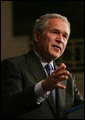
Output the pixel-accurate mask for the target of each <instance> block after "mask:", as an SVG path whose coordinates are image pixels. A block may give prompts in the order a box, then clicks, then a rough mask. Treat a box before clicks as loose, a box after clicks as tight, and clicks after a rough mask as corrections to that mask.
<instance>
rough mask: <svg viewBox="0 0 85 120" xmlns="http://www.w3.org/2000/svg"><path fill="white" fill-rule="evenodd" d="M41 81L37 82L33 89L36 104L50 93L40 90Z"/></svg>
mask: <svg viewBox="0 0 85 120" xmlns="http://www.w3.org/2000/svg"><path fill="white" fill-rule="evenodd" d="M42 81H43V80H42ZM42 81H40V82H38V83H37V84H36V85H35V88H34V92H35V94H36V102H37V104H40V103H42V102H43V101H44V100H45V99H46V98H47V97H48V95H49V94H50V91H47V92H45V91H44V90H43V89H42V86H41V83H42Z"/></svg>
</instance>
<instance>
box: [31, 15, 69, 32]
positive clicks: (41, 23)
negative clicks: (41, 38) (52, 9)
mask: <svg viewBox="0 0 85 120" xmlns="http://www.w3.org/2000/svg"><path fill="white" fill-rule="evenodd" d="M51 18H57V19H61V20H63V21H65V22H67V24H68V27H69V33H70V22H69V21H68V19H67V18H66V17H65V16H62V15H60V14H56V13H51V14H45V15H42V16H41V17H40V18H38V19H36V21H35V25H34V28H33V32H34V31H35V30H38V31H39V33H40V34H41V33H42V32H43V30H44V28H45V27H46V23H47V22H48V19H51Z"/></svg>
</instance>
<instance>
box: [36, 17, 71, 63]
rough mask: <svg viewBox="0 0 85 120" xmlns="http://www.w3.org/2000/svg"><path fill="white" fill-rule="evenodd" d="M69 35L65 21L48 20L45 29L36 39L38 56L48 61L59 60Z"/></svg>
mask: <svg viewBox="0 0 85 120" xmlns="http://www.w3.org/2000/svg"><path fill="white" fill-rule="evenodd" d="M69 34H70V33H69V27H68V24H67V23H66V22H65V21H63V20H61V19H56V18H52V19H49V20H48V23H47V24H46V28H45V29H44V30H43V32H42V34H41V35H40V36H39V37H38V39H37V44H38V46H37V47H38V49H39V53H40V55H41V56H42V57H43V58H44V59H45V58H47V59H48V61H50V60H53V59H56V58H59V57H60V56H61V55H62V54H63V52H64V50H65V48H66V45H67V41H68V37H69Z"/></svg>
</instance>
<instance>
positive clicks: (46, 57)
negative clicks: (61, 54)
mask: <svg viewBox="0 0 85 120" xmlns="http://www.w3.org/2000/svg"><path fill="white" fill-rule="evenodd" d="M34 50H35V51H36V52H37V53H38V55H39V56H40V57H41V59H42V60H43V61H45V62H47V63H50V62H52V61H53V59H52V58H51V57H49V56H48V55H46V54H43V52H41V51H39V50H38V49H36V48H34Z"/></svg>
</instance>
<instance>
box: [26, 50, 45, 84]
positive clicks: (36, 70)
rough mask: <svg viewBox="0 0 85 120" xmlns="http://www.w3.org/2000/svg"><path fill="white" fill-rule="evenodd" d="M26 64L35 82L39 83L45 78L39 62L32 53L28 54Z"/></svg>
mask: <svg viewBox="0 0 85 120" xmlns="http://www.w3.org/2000/svg"><path fill="white" fill-rule="evenodd" d="M27 63H28V67H29V69H30V71H31V73H32V74H33V76H34V77H35V80H36V82H39V81H41V80H43V79H45V78H46V74H45V71H44V69H43V67H42V65H41V63H40V60H39V59H38V57H37V56H36V55H35V53H34V52H33V51H31V52H30V54H29V56H28V58H27Z"/></svg>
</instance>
